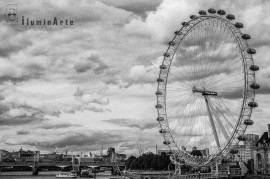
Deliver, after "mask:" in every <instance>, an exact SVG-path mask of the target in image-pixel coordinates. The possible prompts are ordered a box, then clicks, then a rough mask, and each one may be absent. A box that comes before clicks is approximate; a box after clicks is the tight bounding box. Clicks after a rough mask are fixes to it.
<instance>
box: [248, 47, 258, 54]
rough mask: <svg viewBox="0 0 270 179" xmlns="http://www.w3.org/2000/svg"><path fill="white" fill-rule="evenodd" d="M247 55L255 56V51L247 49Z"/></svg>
mask: <svg viewBox="0 0 270 179" xmlns="http://www.w3.org/2000/svg"><path fill="white" fill-rule="evenodd" d="M247 53H249V54H255V53H256V50H255V49H254V48H249V49H247Z"/></svg>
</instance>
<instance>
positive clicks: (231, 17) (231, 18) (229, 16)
mask: <svg viewBox="0 0 270 179" xmlns="http://www.w3.org/2000/svg"><path fill="white" fill-rule="evenodd" d="M226 18H227V19H229V20H234V19H235V16H234V15H232V14H228V15H227V16H226Z"/></svg>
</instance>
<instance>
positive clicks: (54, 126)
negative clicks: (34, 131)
mask: <svg viewBox="0 0 270 179" xmlns="http://www.w3.org/2000/svg"><path fill="white" fill-rule="evenodd" d="M80 126H81V125H79V124H70V123H60V124H41V125H38V126H37V127H36V128H39V129H62V128H69V127H80Z"/></svg>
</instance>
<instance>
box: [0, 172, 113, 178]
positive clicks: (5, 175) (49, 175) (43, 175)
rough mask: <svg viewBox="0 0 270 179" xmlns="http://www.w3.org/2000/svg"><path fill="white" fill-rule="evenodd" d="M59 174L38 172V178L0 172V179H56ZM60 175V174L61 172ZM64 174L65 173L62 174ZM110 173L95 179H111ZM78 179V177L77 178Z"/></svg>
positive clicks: (29, 173)
mask: <svg viewBox="0 0 270 179" xmlns="http://www.w3.org/2000/svg"><path fill="white" fill-rule="evenodd" d="M58 173H60V171H40V172H39V173H38V176H33V175H32V172H30V171H29V172H1V173H0V178H1V179H2V178H3V179H17V178H18V179H33V178H36V179H49V178H50V179H51V178H53V179H56V177H55V175H56V174H58ZM61 173H62V172H61ZM63 173H65V172H63ZM111 177H112V176H111V172H102V173H97V175H96V178H97V179H109V178H111ZM77 178H80V177H77Z"/></svg>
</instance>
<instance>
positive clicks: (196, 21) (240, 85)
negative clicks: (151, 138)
mask: <svg viewBox="0 0 270 179" xmlns="http://www.w3.org/2000/svg"><path fill="white" fill-rule="evenodd" d="M192 18H193V19H192V20H191V21H189V22H188V23H186V24H184V26H183V27H182V28H181V29H180V30H179V31H176V33H175V34H176V35H175V37H174V38H173V40H172V41H170V43H169V47H168V49H167V51H166V53H165V54H164V60H163V63H162V65H161V66H160V74H159V78H158V88H157V92H156V94H157V103H158V104H157V106H156V107H157V109H158V121H159V124H160V128H161V130H160V132H161V133H162V135H163V136H164V139H165V140H164V144H166V145H168V147H169V148H170V149H171V150H173V151H178V153H179V155H180V153H181V155H185V157H184V158H187V157H188V158H189V159H186V162H188V163H192V164H198V163H200V164H202V163H205V162H206V161H209V157H205V160H201V161H198V160H196V159H194V157H192V156H190V155H189V154H188V153H187V152H185V151H184V150H183V148H182V145H183V146H185V147H187V148H188V149H190V148H191V147H192V146H197V147H199V148H200V149H202V148H206V147H208V148H209V149H210V155H212V156H217V155H219V154H221V153H222V154H226V153H228V151H229V150H230V149H231V148H232V146H234V145H236V144H237V143H238V142H239V141H238V139H237V137H238V136H241V135H243V134H244V132H245V130H246V125H245V124H244V121H245V120H249V119H250V115H251V112H252V108H253V107H250V106H248V103H250V102H254V97H255V90H254V89H253V88H250V85H251V84H252V83H255V72H254V71H253V70H251V69H250V67H251V66H252V65H254V64H253V58H252V55H251V54H249V53H248V52H247V51H248V49H250V47H249V46H248V43H247V41H246V40H245V39H243V38H241V36H242V33H241V31H240V30H239V28H237V27H235V25H234V24H233V23H231V22H230V21H229V20H227V19H225V18H223V17H222V16H216V15H202V16H199V17H195V18H194V17H192ZM228 86H229V88H228ZM205 92H208V93H211V92H214V93H217V95H216V96H214V95H210V94H208V95H207V96H208V101H209V103H210V105H209V109H210V111H211V113H212V116H213V119H214V120H213V121H214V122H213V123H214V126H215V128H216V134H217V138H218V142H219V143H220V148H218V145H217V140H216V139H215V138H214V137H211V134H213V130H212V132H211V128H212V129H213V127H212V126H211V125H210V124H209V115H208V116H207V113H208V112H207V105H206V103H205V100H204V99H205V96H206V95H202V94H203V93H204V94H206V93H205ZM214 93H213V94H214ZM160 119H163V120H160ZM212 136H213V135H212ZM202 144H204V145H202ZM215 144H216V146H215ZM209 146H210V147H209Z"/></svg>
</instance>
